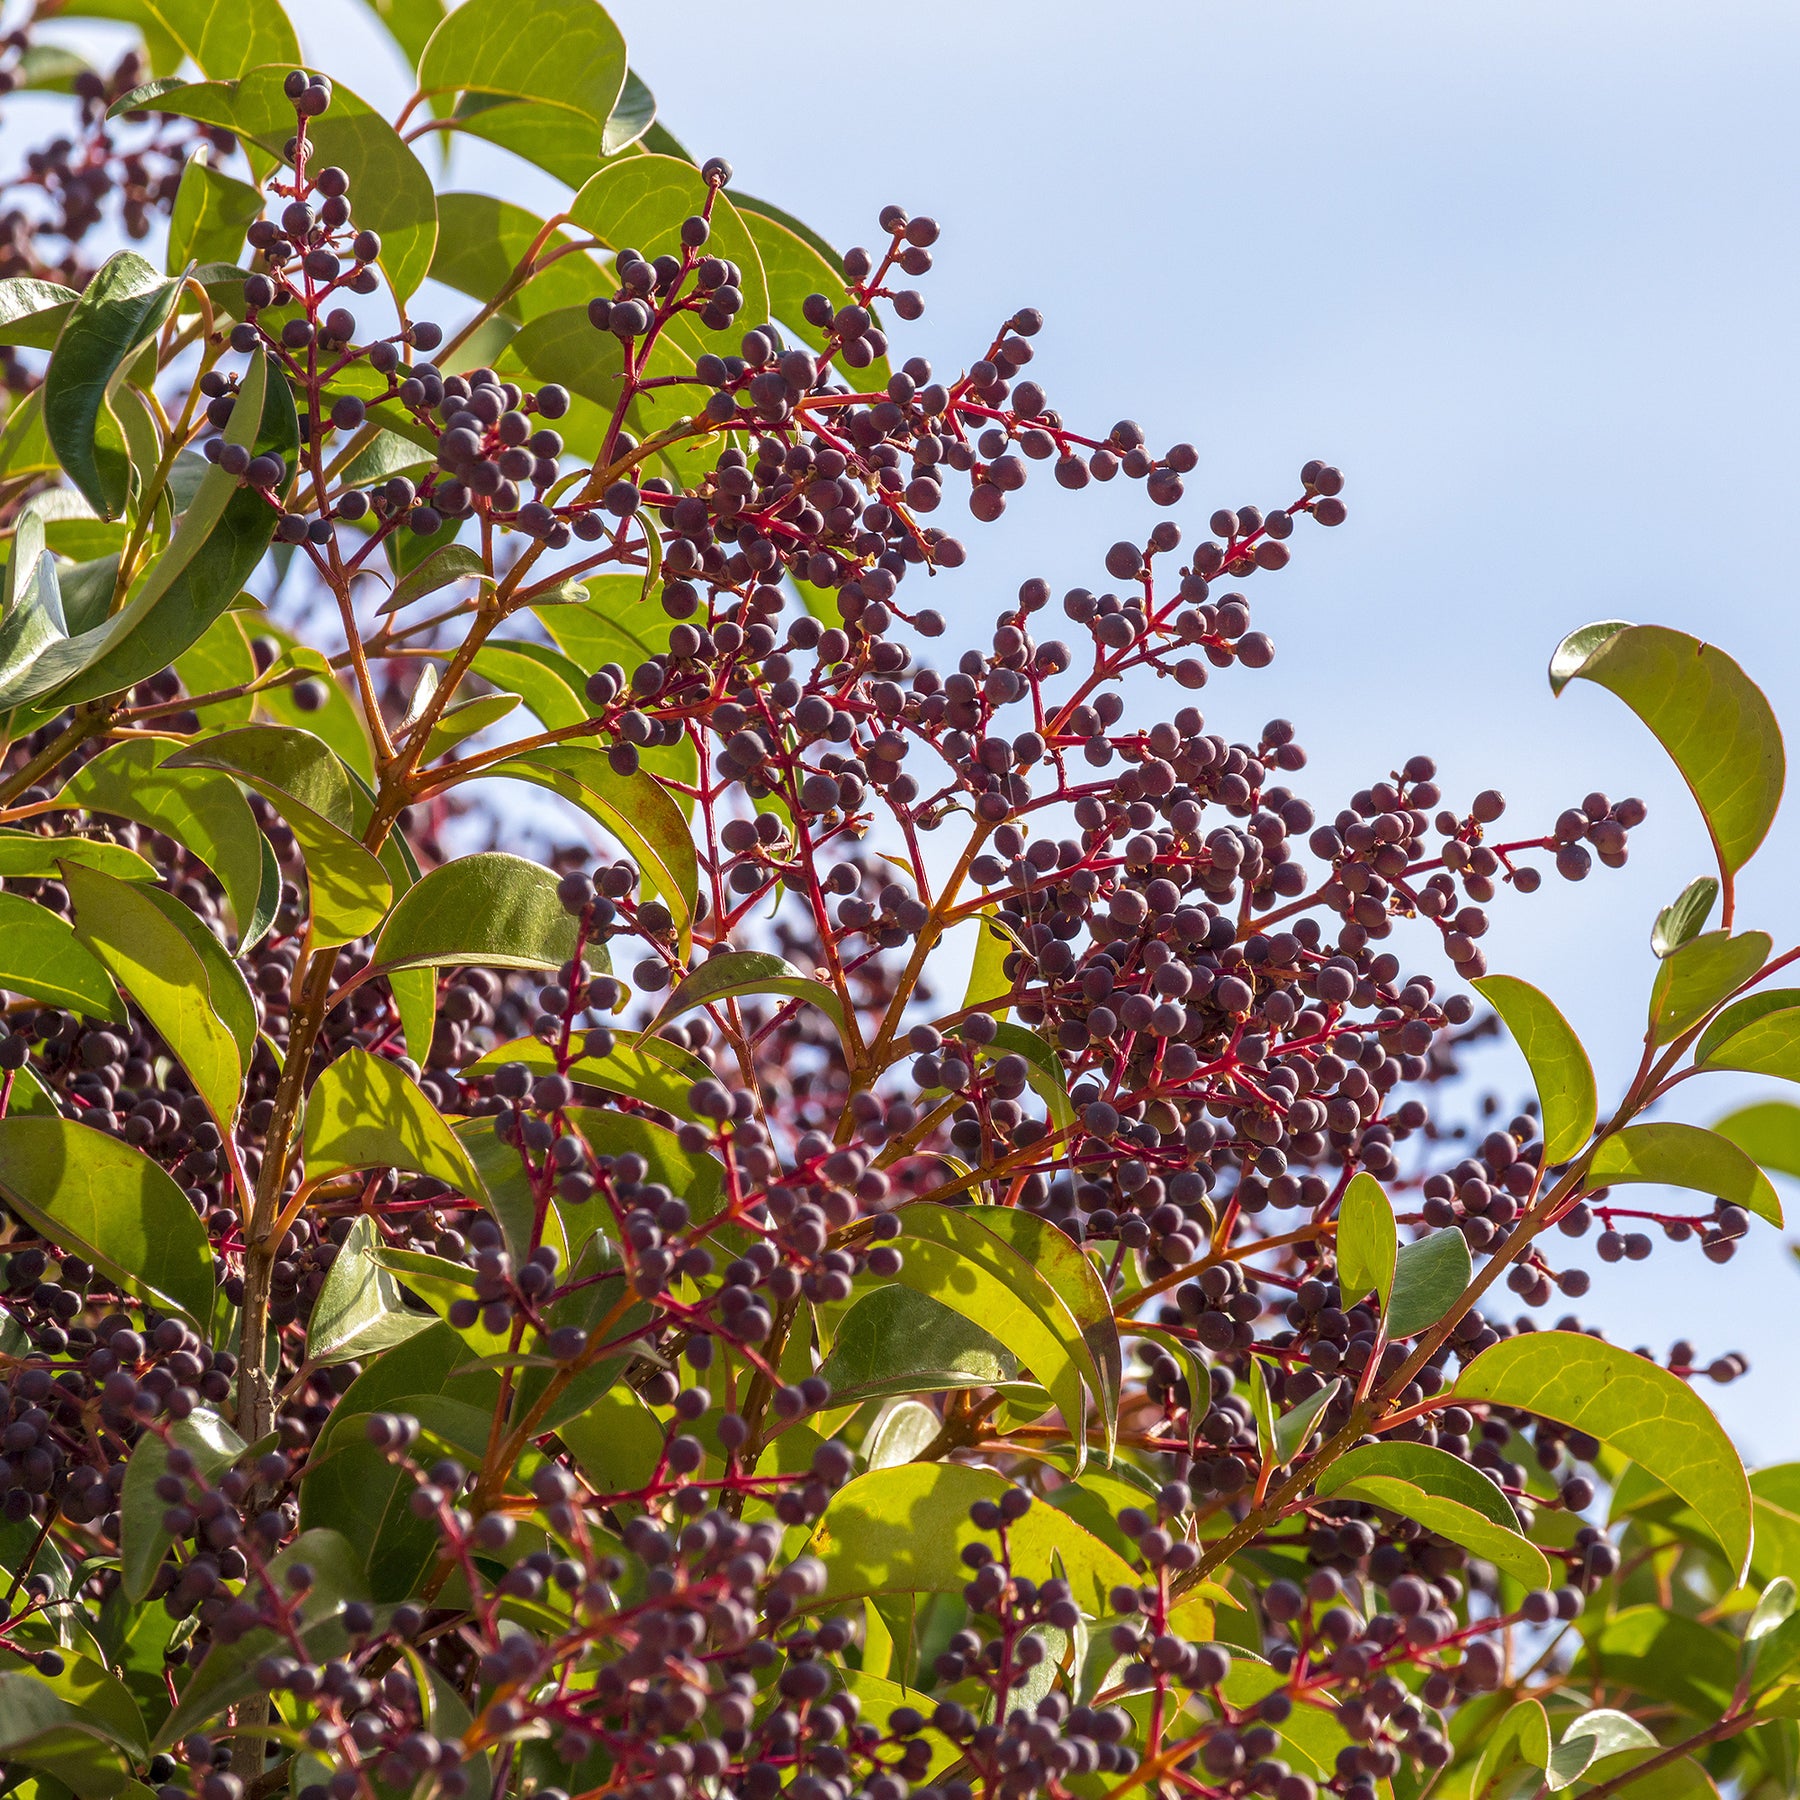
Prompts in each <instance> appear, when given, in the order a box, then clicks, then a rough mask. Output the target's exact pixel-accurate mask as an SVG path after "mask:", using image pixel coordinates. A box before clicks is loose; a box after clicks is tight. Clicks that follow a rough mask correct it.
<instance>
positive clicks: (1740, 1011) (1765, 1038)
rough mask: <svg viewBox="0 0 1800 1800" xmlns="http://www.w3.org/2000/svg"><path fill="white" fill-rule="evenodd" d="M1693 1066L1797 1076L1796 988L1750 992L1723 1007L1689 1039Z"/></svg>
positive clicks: (1799, 1023) (1799, 999) (1799, 997)
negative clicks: (1695, 1039) (1694, 1039)
mask: <svg viewBox="0 0 1800 1800" xmlns="http://www.w3.org/2000/svg"><path fill="white" fill-rule="evenodd" d="M1694 1066H1695V1067H1696V1068H1706V1069H1737V1070H1740V1071H1742V1072H1743V1073H1744V1074H1747V1075H1772V1076H1775V1077H1777V1078H1778V1079H1779V1080H1782V1081H1800V989H1795V988H1782V989H1776V990H1772V991H1770V992H1768V993H1759V994H1749V995H1746V996H1745V997H1744V998H1743V999H1742V1000H1738V1001H1736V1002H1734V1003H1733V1004H1732V1005H1730V1006H1728V1007H1726V1008H1725V1010H1724V1011H1723V1012H1722V1013H1720V1014H1719V1016H1718V1017H1717V1018H1716V1019H1714V1020H1713V1021H1712V1023H1711V1024H1710V1025H1708V1026H1707V1028H1706V1029H1705V1031H1703V1032H1702V1033H1701V1034H1700V1038H1699V1041H1698V1042H1697V1043H1696V1044H1695V1045H1694Z"/></svg>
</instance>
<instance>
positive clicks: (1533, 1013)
mask: <svg viewBox="0 0 1800 1800" xmlns="http://www.w3.org/2000/svg"><path fill="white" fill-rule="evenodd" d="M1474 985H1475V987H1476V988H1477V989H1478V990H1479V992H1480V994H1481V997H1482V998H1483V999H1484V1000H1486V1001H1487V1003H1488V1004H1489V1005H1490V1006H1491V1007H1493V1009H1494V1011H1495V1012H1497V1013H1498V1014H1499V1015H1500V1017H1501V1018H1502V1019H1503V1020H1504V1021H1505V1022H1506V1028H1507V1030H1508V1031H1510V1032H1511V1033H1512V1036H1513V1042H1514V1043H1516V1044H1517V1045H1518V1046H1519V1049H1520V1051H1521V1052H1522V1053H1523V1055H1524V1057H1525V1061H1526V1063H1527V1064H1528V1065H1529V1067H1530V1069H1531V1079H1532V1082H1533V1083H1534V1085H1535V1086H1536V1088H1537V1091H1538V1101H1539V1104H1540V1105H1541V1106H1542V1108H1543V1115H1544V1161H1545V1162H1546V1163H1560V1162H1567V1161H1568V1159H1569V1158H1570V1157H1571V1156H1573V1155H1574V1154H1575V1152H1576V1151H1577V1150H1579V1149H1580V1148H1581V1147H1582V1145H1583V1144H1585V1143H1586V1142H1587V1141H1588V1139H1589V1138H1590V1137H1591V1136H1592V1135H1593V1130H1594V1117H1595V1104H1596V1103H1595V1092H1594V1069H1593V1065H1592V1064H1591V1063H1590V1062H1589V1061H1588V1056H1587V1052H1586V1051H1585V1050H1584V1049H1582V1047H1581V1039H1580V1038H1578V1037H1577V1036H1576V1035H1575V1033H1574V1031H1573V1030H1572V1029H1571V1028H1570V1026H1569V1022H1568V1020H1566V1019H1565V1018H1564V1017H1563V1016H1562V1014H1561V1013H1560V1012H1558V1011H1557V1009H1556V1007H1555V1005H1554V1004H1553V1003H1552V1002H1551V1000H1550V997H1549V996H1548V995H1547V994H1545V993H1543V992H1541V991H1540V990H1539V989H1537V988H1534V987H1533V986H1532V985H1531V984H1530V982H1528V981H1520V980H1519V979H1518V978H1517V976H1513V975H1486V976H1483V977H1482V978H1481V979H1479V980H1478V981H1476V982H1475V984H1474Z"/></svg>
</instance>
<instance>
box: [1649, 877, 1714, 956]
mask: <svg viewBox="0 0 1800 1800" xmlns="http://www.w3.org/2000/svg"><path fill="white" fill-rule="evenodd" d="M1718 897H1719V884H1718V883H1717V882H1716V881H1715V880H1714V879H1713V878H1712V876H1710V875H1702V876H1701V877H1700V878H1699V879H1698V880H1697V881H1690V882H1689V883H1688V884H1687V886H1686V887H1684V888H1683V889H1682V890H1681V892H1680V893H1679V894H1677V895H1676V896H1675V898H1674V899H1673V900H1671V901H1670V902H1669V904H1668V905H1667V906H1665V907H1664V908H1663V909H1662V911H1661V912H1659V913H1658V914H1657V915H1656V923H1655V925H1654V926H1652V927H1651V931H1650V948H1651V949H1652V950H1654V951H1655V952H1656V954H1657V956H1658V957H1659V958H1661V957H1664V956H1670V955H1673V953H1674V952H1675V951H1677V950H1679V949H1680V948H1681V946H1682V945H1683V944H1686V943H1691V942H1692V941H1693V939H1694V938H1696V937H1698V936H1699V934H1700V928H1701V926H1703V925H1704V924H1705V923H1706V920H1707V915H1708V914H1710V913H1711V911H1712V909H1713V902H1714V901H1715V900H1717V899H1718Z"/></svg>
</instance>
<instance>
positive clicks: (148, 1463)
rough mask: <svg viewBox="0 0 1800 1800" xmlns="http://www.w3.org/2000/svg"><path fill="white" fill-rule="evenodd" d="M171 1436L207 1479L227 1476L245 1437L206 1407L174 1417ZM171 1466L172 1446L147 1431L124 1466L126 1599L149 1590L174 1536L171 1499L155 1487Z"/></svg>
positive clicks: (121, 1497)
mask: <svg viewBox="0 0 1800 1800" xmlns="http://www.w3.org/2000/svg"><path fill="white" fill-rule="evenodd" d="M169 1436H170V1438H171V1439H172V1440H173V1441H174V1442H175V1443H177V1444H179V1445H180V1446H181V1448H182V1449H183V1450H185V1451H187V1453H188V1454H189V1455H190V1456H192V1457H193V1459H194V1462H195V1465H196V1467H197V1468H198V1470H199V1474H200V1479H201V1480H203V1481H206V1482H211V1481H213V1480H216V1479H217V1477H218V1476H220V1475H222V1474H223V1473H224V1472H225V1470H227V1469H228V1468H230V1467H231V1465H232V1464H233V1463H234V1462H236V1461H237V1459H238V1457H239V1456H240V1455H241V1454H242V1453H243V1449H244V1440H243V1439H242V1438H241V1437H239V1436H238V1434H237V1433H236V1432H235V1431H233V1430H232V1429H231V1427H230V1426H229V1425H227V1424H226V1423H225V1421H224V1420H223V1419H221V1418H220V1417H219V1415H218V1414H217V1413H216V1412H213V1411H211V1410H210V1409H209V1408H207V1407H204V1406H197V1407H195V1408H194V1410H193V1411H192V1412H191V1413H189V1414H188V1416H187V1417H186V1418H185V1419H171V1420H170V1421H169ZM168 1466H169V1453H168V1446H167V1445H166V1444H165V1443H164V1442H163V1440H162V1439H161V1438H160V1437H158V1436H157V1434H156V1433H155V1432H153V1431H146V1432H145V1433H144V1435H143V1436H142V1437H140V1438H139V1439H138V1441H137V1444H136V1447H135V1448H134V1449H133V1450H132V1452H131V1460H130V1461H129V1462H128V1463H127V1464H126V1465H125V1485H124V1487H123V1489H122V1490H121V1491H120V1494H119V1518H120V1520H121V1523H122V1529H123V1535H122V1536H121V1538H120V1540H119V1572H120V1574H121V1576H122V1577H123V1579H124V1586H125V1593H126V1596H127V1598H129V1599H131V1600H134V1601H135V1600H142V1599H143V1598H144V1597H145V1595H147V1594H148V1593H149V1592H150V1583H151V1581H152V1580H153V1579H154V1577H155V1575H156V1570H157V1565H158V1564H159V1563H160V1562H161V1561H162V1559H163V1557H164V1555H165V1554H166V1553H167V1551H168V1548H169V1546H170V1544H172V1543H173V1542H174V1541H175V1540H174V1537H173V1535H172V1534H171V1533H170V1532H168V1531H166V1530H165V1529H164V1528H163V1514H164V1513H165V1512H167V1511H168V1502H167V1501H166V1500H163V1499H161V1498H160V1497H159V1496H158V1494H157V1492H156V1484H157V1482H158V1481H159V1480H160V1479H161V1478H162V1476H163V1475H164V1474H165V1473H166V1472H167V1470H168Z"/></svg>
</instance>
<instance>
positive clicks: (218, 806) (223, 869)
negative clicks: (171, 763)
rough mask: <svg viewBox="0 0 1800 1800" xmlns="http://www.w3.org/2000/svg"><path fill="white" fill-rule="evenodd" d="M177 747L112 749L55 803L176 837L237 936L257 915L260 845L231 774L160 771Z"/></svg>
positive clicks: (145, 742) (151, 742) (151, 743)
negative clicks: (216, 890)
mask: <svg viewBox="0 0 1800 1800" xmlns="http://www.w3.org/2000/svg"><path fill="white" fill-rule="evenodd" d="M177 748H179V746H177V745H174V744H171V743H168V742H167V741H165V740H162V739H148V738H145V739H138V740H136V741H134V742H131V743H124V744H113V745H111V746H110V747H109V748H107V749H105V750H102V751H101V752H100V754H99V755H98V756H96V757H94V758H93V760H92V761H91V762H87V763H84V764H83V765H82V766H81V767H80V768H79V769H77V770H76V772H75V773H74V774H73V775H72V776H70V777H69V780H68V781H67V782H66V783H65V784H64V786H63V789H62V792H61V793H59V794H58V795H57V796H56V800H57V804H58V805H59V806H65V807H83V808H86V809H88V810H90V811H93V812H102V813H112V814H114V815H116V816H117V817H119V818H123V819H134V820H136V822H137V823H138V824H140V825H147V826H149V827H150V829H151V830H152V831H160V832H162V833H164V835H165V836H168V837H172V838H174V839H175V841H176V842H177V843H179V844H181V845H183V846H185V847H186V848H187V849H188V850H189V851H191V852H192V853H193V854H194V855H195V856H196V857H198V858H199V859H200V861H201V862H203V863H205V864H206V866H207V867H208V868H209V869H211V870H212V872H213V873H214V874H215V875H216V876H218V878H219V885H220V886H221V887H223V888H224V890H225V898H226V900H227V901H228V902H229V903H230V905H231V910H232V913H233V916H234V917H235V919H236V920H237V924H238V929H239V932H240V934H241V933H242V931H243V929H244V927H245V925H246V924H247V923H248V922H249V921H250V920H251V918H252V917H253V916H254V914H255V911H256V902H257V896H258V892H259V889H260V887H261V878H262V846H263V845H264V844H265V842H266V840H265V839H264V837H263V835H262V833H261V832H260V831H259V830H258V829H257V826H256V819H255V816H254V814H252V813H251V811H250V808H249V806H248V804H247V803H246V802H245V800H244V797H243V795H242V794H241V793H240V792H239V791H238V787H237V784H236V783H235V782H234V781H232V780H231V778H230V777H229V776H227V775H222V774H213V773H210V772H209V771H207V770H205V769H193V768H184V769H180V770H174V769H168V768H165V767H164V764H165V763H166V762H167V760H168V758H169V757H170V756H172V755H173V754H174V753H175V751H176V749H177Z"/></svg>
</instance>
